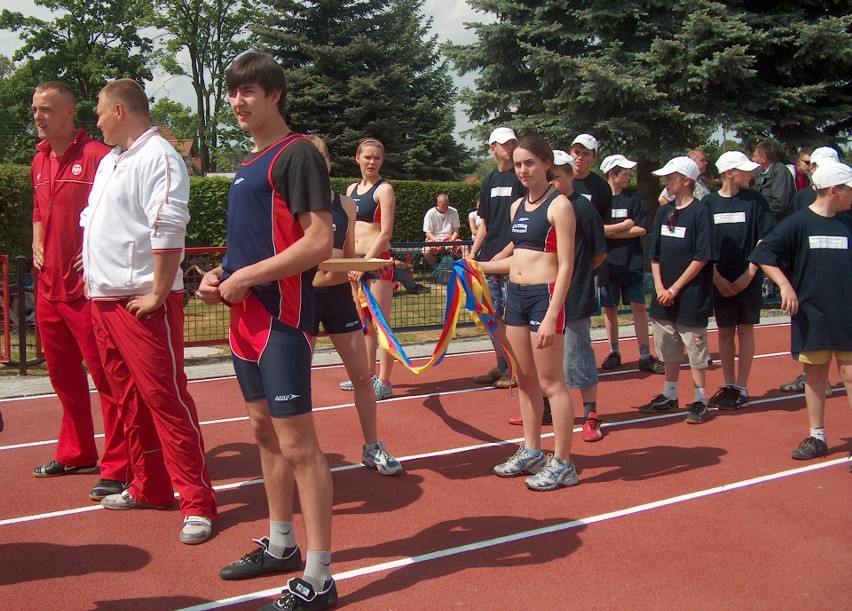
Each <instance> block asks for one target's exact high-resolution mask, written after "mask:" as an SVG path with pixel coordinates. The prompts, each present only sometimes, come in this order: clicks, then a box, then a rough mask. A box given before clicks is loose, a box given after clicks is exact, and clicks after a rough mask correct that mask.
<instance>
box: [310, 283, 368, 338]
mask: <svg viewBox="0 0 852 611" xmlns="http://www.w3.org/2000/svg"><path fill="white" fill-rule="evenodd" d="M314 301H315V302H316V313H315V314H314V328H313V329H312V331H313V334H314V335H315V336H316V335H319V326H320V323H322V328H323V329H324V330H325V332H326V333H328V334H329V335H331V334H335V335H336V334H339V333H352V332H353V331H360V330H361V319H360V317H359V316H358V308H356V307H355V299H354V298H353V297H352V285H351V284H349V283H348V282H345V283H343V284H335V285H334V286H315V287H314Z"/></svg>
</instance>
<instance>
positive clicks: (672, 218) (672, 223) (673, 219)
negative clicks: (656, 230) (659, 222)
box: [666, 208, 677, 233]
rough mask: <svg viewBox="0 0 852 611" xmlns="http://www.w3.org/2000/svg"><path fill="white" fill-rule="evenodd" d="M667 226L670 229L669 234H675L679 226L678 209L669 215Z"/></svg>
mask: <svg viewBox="0 0 852 611" xmlns="http://www.w3.org/2000/svg"><path fill="white" fill-rule="evenodd" d="M666 226H667V227H668V228H669V233H672V232H674V228H675V227H676V226H677V208H675V209H674V210H672V211H671V213H669V216H668V218H666Z"/></svg>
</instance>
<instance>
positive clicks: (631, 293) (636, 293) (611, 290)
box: [598, 284, 645, 308]
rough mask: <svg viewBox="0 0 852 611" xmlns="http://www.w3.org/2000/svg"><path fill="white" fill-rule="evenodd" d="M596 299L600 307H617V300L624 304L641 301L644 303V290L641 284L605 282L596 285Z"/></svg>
mask: <svg viewBox="0 0 852 611" xmlns="http://www.w3.org/2000/svg"><path fill="white" fill-rule="evenodd" d="M598 299H600V302H601V307H602V308H617V307H618V304H619V302H621V303H622V304H624V305H630V304H631V303H641V304H642V305H645V291H643V290H642V285H641V284H634V285H631V286H622V285H621V284H607V285H605V286H601V287H598Z"/></svg>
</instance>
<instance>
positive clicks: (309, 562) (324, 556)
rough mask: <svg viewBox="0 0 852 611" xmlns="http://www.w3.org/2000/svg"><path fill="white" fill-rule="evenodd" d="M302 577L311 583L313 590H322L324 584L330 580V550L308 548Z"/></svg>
mask: <svg viewBox="0 0 852 611" xmlns="http://www.w3.org/2000/svg"><path fill="white" fill-rule="evenodd" d="M302 579H304V580H305V581H307V582H308V583H309V584H311V585H312V586H313V587H314V591H315V592H322V591H323V588H324V587H325V584H326V583H328V582H329V581H331V552H314V551H312V550H308V553H307V557H306V558H305V574H304V576H303V577H302Z"/></svg>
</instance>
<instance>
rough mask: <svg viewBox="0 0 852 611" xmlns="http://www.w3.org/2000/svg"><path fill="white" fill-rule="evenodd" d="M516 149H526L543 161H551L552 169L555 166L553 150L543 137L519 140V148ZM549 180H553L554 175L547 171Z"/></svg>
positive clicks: (535, 136)
mask: <svg viewBox="0 0 852 611" xmlns="http://www.w3.org/2000/svg"><path fill="white" fill-rule="evenodd" d="M515 148H516V149H525V150H527V151H529V152H530V153H532V154H533V155H535V156H536V157H538V158H539V159H541V160H542V161H549V162H550V165H551V167H552V166H553V149H552V148H550V144H548V142H547V140H545V139H544V138H542V137H541V136H538V135H536V134H530V135H528V136H524V137H523V138H521V139H520V140H518V146H516V147H515ZM547 180H553V173H552V172H551V171H550V170H548V171H547Z"/></svg>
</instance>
